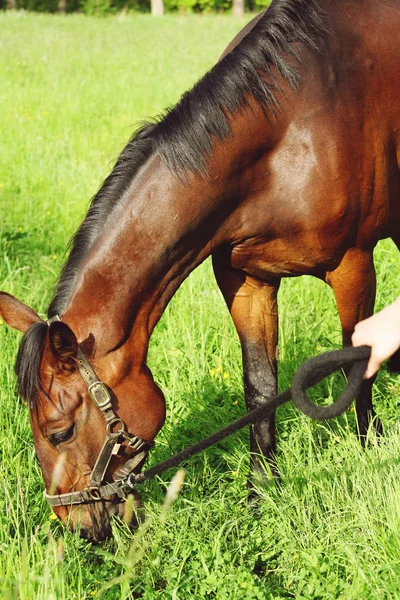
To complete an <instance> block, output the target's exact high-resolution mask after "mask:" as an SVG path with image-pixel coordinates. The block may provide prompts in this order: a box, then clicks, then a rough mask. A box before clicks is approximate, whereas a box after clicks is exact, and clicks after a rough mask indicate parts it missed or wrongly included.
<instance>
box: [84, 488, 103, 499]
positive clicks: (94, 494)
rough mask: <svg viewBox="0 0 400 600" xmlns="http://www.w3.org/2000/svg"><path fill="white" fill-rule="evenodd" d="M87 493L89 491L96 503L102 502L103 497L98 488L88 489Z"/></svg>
mask: <svg viewBox="0 0 400 600" xmlns="http://www.w3.org/2000/svg"><path fill="white" fill-rule="evenodd" d="M87 491H88V494H89V496H90V498H91V499H92V500H93V501H94V502H98V501H99V500H101V498H102V496H101V492H100V490H99V488H98V487H88V488H87Z"/></svg>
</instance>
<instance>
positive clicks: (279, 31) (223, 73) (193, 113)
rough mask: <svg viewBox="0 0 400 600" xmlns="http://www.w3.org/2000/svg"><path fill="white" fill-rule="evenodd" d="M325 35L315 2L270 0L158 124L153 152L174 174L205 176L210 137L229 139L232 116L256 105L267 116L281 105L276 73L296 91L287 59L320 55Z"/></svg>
mask: <svg viewBox="0 0 400 600" xmlns="http://www.w3.org/2000/svg"><path fill="white" fill-rule="evenodd" d="M325 32H326V27H325V24H324V16H323V13H322V10H321V9H320V7H319V6H318V2H317V1H316V0H273V2H272V3H271V5H270V6H269V8H268V9H267V10H266V12H265V14H264V15H263V17H261V19H260V20H259V21H258V23H256V25H255V26H254V27H253V29H252V30H251V31H250V32H249V33H248V34H247V35H246V36H245V37H244V38H243V39H242V41H241V42H240V43H239V44H238V45H237V46H236V47H235V48H234V49H233V50H232V51H231V52H230V53H229V54H227V55H226V56H225V57H224V58H223V59H222V60H221V61H220V62H219V63H217V64H216V65H215V66H214V67H213V68H212V69H211V70H210V71H209V72H208V73H207V74H206V75H205V76H204V77H203V78H202V79H201V80H200V81H199V82H198V83H197V84H196V85H195V86H194V87H193V88H192V89H191V90H190V91H188V92H186V93H185V94H184V95H183V96H182V98H181V100H180V102H179V103H178V104H177V105H176V106H175V107H174V108H173V109H171V110H169V111H167V113H166V114H165V116H164V117H163V118H162V120H161V121H160V122H159V124H158V126H157V127H156V128H155V130H154V132H153V136H154V138H155V140H156V146H157V151H158V153H159V154H160V155H161V157H162V158H163V159H164V161H165V163H166V164H167V165H168V167H169V168H170V170H171V171H172V172H175V173H176V172H177V173H185V172H187V171H191V172H195V171H197V172H199V173H200V174H203V175H204V174H206V160H205V159H206V158H207V156H209V155H210V153H211V152H212V149H213V141H212V140H213V138H216V140H218V141H222V140H223V139H225V138H227V137H229V135H230V133H231V128H230V123H229V121H230V119H231V118H232V115H233V114H235V113H237V112H239V111H240V110H242V109H243V108H244V107H246V106H248V105H249V99H250V98H252V99H253V100H255V101H256V102H257V103H258V104H259V105H260V106H261V107H262V108H263V109H264V112H265V114H266V115H268V112H273V111H274V109H276V108H277V107H278V106H279V102H278V100H277V97H276V96H277V92H278V93H279V92H280V91H281V89H280V87H279V83H278V82H277V80H276V76H275V73H277V74H278V75H279V76H281V77H282V78H283V80H284V81H286V82H287V83H289V85H290V86H291V87H292V88H293V89H297V88H298V86H299V83H300V76H299V74H298V73H297V71H296V70H295V69H294V68H293V66H292V65H290V64H289V63H288V62H287V60H286V57H288V56H292V57H293V56H294V57H295V58H296V59H297V60H298V61H299V62H301V58H300V56H299V55H298V53H297V50H296V44H298V43H300V44H303V45H305V46H307V47H309V48H311V49H312V50H314V51H316V52H318V51H319V48H318V38H320V37H321V36H322V35H323V34H324V33H325Z"/></svg>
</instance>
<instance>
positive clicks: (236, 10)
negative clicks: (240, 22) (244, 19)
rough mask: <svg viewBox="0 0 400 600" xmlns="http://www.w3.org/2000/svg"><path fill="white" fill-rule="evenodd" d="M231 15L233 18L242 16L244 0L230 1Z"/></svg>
mask: <svg viewBox="0 0 400 600" xmlns="http://www.w3.org/2000/svg"><path fill="white" fill-rule="evenodd" d="M232 14H233V15H235V16H241V15H244V0H232Z"/></svg>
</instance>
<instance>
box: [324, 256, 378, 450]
mask: <svg viewBox="0 0 400 600" xmlns="http://www.w3.org/2000/svg"><path fill="white" fill-rule="evenodd" d="M326 282H327V283H328V284H329V285H330V286H331V287H332V289H333V292H334V295H335V299H336V305H337V308H338V311H339V317H340V322H341V325H342V334H343V345H350V344H351V336H352V333H353V331H354V327H355V325H356V324H357V323H358V322H359V321H362V320H363V319H366V318H367V317H369V316H371V315H372V313H373V311H374V303H375V291H376V277H375V267H374V261H373V256H372V250H370V251H365V250H359V249H356V248H352V249H350V250H348V251H347V253H346V254H345V256H344V257H343V259H342V261H341V263H340V265H339V266H338V267H337V269H335V271H332V272H330V273H327V275H326ZM374 379H375V378H371V379H368V380H365V381H364V383H363V386H362V389H361V392H360V394H359V395H358V396H357V398H356V413H357V422H358V432H359V436H360V439H361V442H362V443H364V441H365V437H366V434H367V431H368V427H369V425H370V423H371V421H373V424H374V426H375V429H376V431H377V433H381V432H382V424H381V422H380V420H379V419H378V418H377V417H376V415H375V412H374V409H373V406H372V384H373V382H374Z"/></svg>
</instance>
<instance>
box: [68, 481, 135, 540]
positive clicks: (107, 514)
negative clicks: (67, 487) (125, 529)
mask: <svg viewBox="0 0 400 600" xmlns="http://www.w3.org/2000/svg"><path fill="white" fill-rule="evenodd" d="M139 506H140V494H139V493H138V492H135V495H134V496H133V495H132V496H131V497H130V498H128V500H127V501H120V502H113V501H107V500H100V501H99V502H95V503H93V504H86V505H82V506H80V507H79V508H76V509H75V510H74V511H73V512H71V513H70V514H69V518H68V524H69V526H70V528H71V529H72V530H73V531H76V532H77V533H78V532H79V535H80V537H82V538H83V539H85V540H87V541H89V542H95V543H97V542H102V541H104V540H106V539H107V538H109V537H110V536H111V534H112V526H111V524H112V520H113V519H114V518H117V519H119V520H120V521H121V520H123V521H124V522H125V523H126V524H127V525H128V526H129V527H130V528H131V529H135V528H136V527H137V517H136V513H135V510H136V509H137V508H138V507H139Z"/></svg>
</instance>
